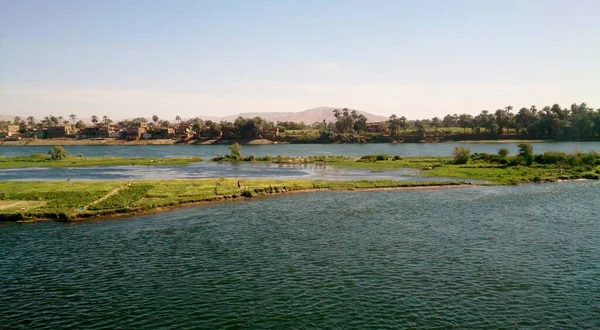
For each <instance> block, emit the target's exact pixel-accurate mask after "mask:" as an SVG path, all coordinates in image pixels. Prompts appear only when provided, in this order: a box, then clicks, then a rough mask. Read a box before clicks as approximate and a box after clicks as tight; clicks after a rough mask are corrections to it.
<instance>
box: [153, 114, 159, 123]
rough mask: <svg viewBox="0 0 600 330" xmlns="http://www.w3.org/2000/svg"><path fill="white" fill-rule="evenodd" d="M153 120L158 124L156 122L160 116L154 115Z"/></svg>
mask: <svg viewBox="0 0 600 330" xmlns="http://www.w3.org/2000/svg"><path fill="white" fill-rule="evenodd" d="M152 121H153V122H154V125H156V123H157V122H158V116H157V115H154V116H152Z"/></svg>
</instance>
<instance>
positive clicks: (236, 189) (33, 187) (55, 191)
mask: <svg viewBox="0 0 600 330" xmlns="http://www.w3.org/2000/svg"><path fill="white" fill-rule="evenodd" d="M466 184H467V183H465V182H449V181H443V182H435V181H431V182H413V181H410V182H403V181H394V180H340V181H325V180H314V181H311V180H275V179H256V180H254V179H253V180H238V179H225V178H220V179H195V180H142V181H133V182H131V181H75V182H68V183H66V182H64V181H60V182H58V181H32V182H20V183H19V184H18V185H17V184H15V183H14V182H0V221H23V220H40V219H55V220H62V221H76V220H82V219H89V218H94V217H111V216H119V215H134V214H140V213H148V212H153V211H158V210H164V209H169V208H173V207H176V206H183V205H193V204H199V203H209V202H217V201H224V200H230V199H235V198H244V197H245V198H250V197H257V196H264V195H272V194H280V193H287V192H302V191H305V192H306V191H316V190H356V189H384V188H388V189H389V188H416V187H449V186H460V185H466Z"/></svg>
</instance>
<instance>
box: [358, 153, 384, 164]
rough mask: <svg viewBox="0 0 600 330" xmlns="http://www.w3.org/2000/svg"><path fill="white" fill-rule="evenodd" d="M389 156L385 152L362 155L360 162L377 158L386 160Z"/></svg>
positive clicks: (374, 160) (372, 160)
mask: <svg viewBox="0 0 600 330" xmlns="http://www.w3.org/2000/svg"><path fill="white" fill-rule="evenodd" d="M389 158H390V155H386V154H379V155H366V156H362V157H360V160H359V161H361V162H376V161H378V160H388V159H389Z"/></svg>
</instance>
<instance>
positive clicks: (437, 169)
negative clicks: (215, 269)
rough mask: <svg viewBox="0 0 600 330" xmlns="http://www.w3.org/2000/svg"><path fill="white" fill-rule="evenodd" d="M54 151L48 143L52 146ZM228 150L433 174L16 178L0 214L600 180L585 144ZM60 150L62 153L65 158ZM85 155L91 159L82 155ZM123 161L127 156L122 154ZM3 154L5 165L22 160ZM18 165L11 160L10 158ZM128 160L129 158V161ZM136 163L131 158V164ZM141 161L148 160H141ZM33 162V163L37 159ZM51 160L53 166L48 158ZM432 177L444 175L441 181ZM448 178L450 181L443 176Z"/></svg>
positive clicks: (599, 158) (232, 158) (18, 216)
mask: <svg viewBox="0 0 600 330" xmlns="http://www.w3.org/2000/svg"><path fill="white" fill-rule="evenodd" d="M53 150H54V149H53ZM230 151H231V152H230V154H228V155H225V156H218V157H215V158H213V159H212V161H218V162H257V163H277V164H323V165H327V166H333V167H342V168H356V169H363V170H369V171H390V170H398V169H403V168H404V169H405V168H410V169H416V170H418V173H419V175H421V176H423V177H431V180H421V181H398V180H301V179H300V180H299V179H285V180H279V179H275V178H267V179H248V180H242V179H234V178H218V179H215V178H213V179H184V180H140V181H123V180H121V181H73V182H71V181H67V182H65V181H31V182H19V183H18V184H15V182H14V181H5V182H0V221H28V220H40V219H56V220H63V221H77V220H82V219H89V218H96V217H111V216H124V215H134V214H139V213H149V212H154V211H160V210H164V209H169V208H174V207H177V206H183V205H193V204H198V203H210V202H217V201H223V200H230V199H236V198H252V197H257V196H265V195H273V194H280V193H288V192H302V191H304V192H308V191H317V190H357V189H391V188H394V189H409V188H422V187H450V186H463V185H472V184H474V182H472V181H470V180H476V181H475V184H478V185H516V184H521V183H540V182H554V181H559V180H576V179H589V180H599V179H600V153H597V152H594V151H590V152H587V153H584V152H577V153H572V154H566V153H561V152H545V153H543V154H534V153H533V148H532V146H531V145H530V144H527V143H522V144H520V145H519V153H518V154H517V155H513V156H511V155H509V153H508V150H506V149H504V148H502V149H500V150H498V153H497V154H487V153H474V154H471V152H470V150H469V149H468V148H464V147H456V148H455V149H454V151H453V157H401V156H399V155H396V156H390V155H366V156H362V157H356V158H352V157H343V156H309V157H284V156H277V157H270V156H262V157H256V156H252V155H250V156H246V157H244V156H243V155H242V153H241V147H240V146H239V145H237V144H233V145H231V146H230ZM63 156H64V157H63ZM88 160H89V159H88ZM114 160H115V159H114V158H102V157H98V158H92V160H91V161H90V162H89V163H88V164H94V165H114V164H115V163H114ZM123 161H124V162H125V163H127V162H130V161H132V160H131V159H123ZM169 161H173V162H175V163H178V162H186V161H187V162H190V161H198V159H184V160H181V159H179V160H178V159H173V160H167V159H161V160H160V161H155V162H153V164H154V165H157V166H160V165H173V163H172V162H169ZM53 162H56V163H58V164H61V165H59V166H86V165H81V164H84V163H86V162H85V159H84V160H83V161H82V163H81V164H73V163H72V161H71V157H67V156H66V155H62V156H56V155H54V154H53V153H52V152H50V157H49V159H45V160H43V161H42V160H40V161H39V163H43V164H52V163H53ZM29 163H35V162H33V161H31V162H27V161H24V162H22V163H20V162H18V161H12V162H11V161H8V162H7V163H6V164H12V165H14V166H27V165H23V164H29ZM15 164H16V165H15ZM127 164H129V163H127ZM134 164H135V163H134ZM138 164H144V165H147V160H143V159H140V163H138ZM38 166H39V165H38ZM49 166H51V165H49ZM436 177H438V178H440V177H444V178H445V179H444V180H441V179H437V181H436V179H435V178H436ZM447 178H454V179H456V180H453V181H448V179H447Z"/></svg>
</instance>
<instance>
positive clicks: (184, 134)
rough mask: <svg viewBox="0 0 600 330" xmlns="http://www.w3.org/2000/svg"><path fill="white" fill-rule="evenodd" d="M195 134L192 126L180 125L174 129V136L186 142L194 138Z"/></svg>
mask: <svg viewBox="0 0 600 330" xmlns="http://www.w3.org/2000/svg"><path fill="white" fill-rule="evenodd" d="M194 134H195V132H194V130H193V129H192V125H189V124H181V125H179V126H177V127H176V128H175V136H176V137H178V138H180V139H182V140H188V139H190V138H192V137H193V136H194Z"/></svg>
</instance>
